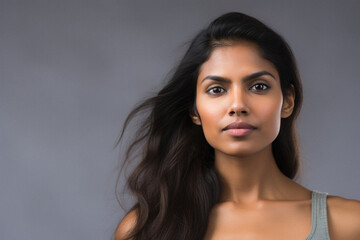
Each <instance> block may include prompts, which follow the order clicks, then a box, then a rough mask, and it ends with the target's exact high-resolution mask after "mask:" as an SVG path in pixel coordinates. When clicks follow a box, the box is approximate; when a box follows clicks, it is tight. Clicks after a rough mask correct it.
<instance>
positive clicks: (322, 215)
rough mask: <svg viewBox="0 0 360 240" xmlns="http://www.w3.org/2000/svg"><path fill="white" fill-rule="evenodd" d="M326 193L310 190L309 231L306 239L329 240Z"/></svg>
mask: <svg viewBox="0 0 360 240" xmlns="http://www.w3.org/2000/svg"><path fill="white" fill-rule="evenodd" d="M327 195H328V193H325V192H319V191H312V199H311V215H312V216H311V231H310V234H309V236H308V237H307V238H306V240H330V236H329V230H328V223H327V213H326V198H327Z"/></svg>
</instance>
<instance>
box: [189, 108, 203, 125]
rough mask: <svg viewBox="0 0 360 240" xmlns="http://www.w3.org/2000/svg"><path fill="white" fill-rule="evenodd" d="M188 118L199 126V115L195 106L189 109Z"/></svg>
mask: <svg viewBox="0 0 360 240" xmlns="http://www.w3.org/2000/svg"><path fill="white" fill-rule="evenodd" d="M190 118H191V120H192V121H193V123H195V124H196V125H199V126H201V120H200V117H199V113H198V111H197V109H196V108H194V109H191V110H190Z"/></svg>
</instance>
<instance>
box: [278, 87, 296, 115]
mask: <svg viewBox="0 0 360 240" xmlns="http://www.w3.org/2000/svg"><path fill="white" fill-rule="evenodd" d="M294 102H295V87H294V85H292V84H291V91H289V93H288V94H287V95H286V96H284V100H283V105H282V108H281V118H287V117H289V116H290V115H291V114H292V112H293V110H294V105H295V103H294Z"/></svg>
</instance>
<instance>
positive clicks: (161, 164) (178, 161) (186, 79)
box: [118, 12, 302, 240]
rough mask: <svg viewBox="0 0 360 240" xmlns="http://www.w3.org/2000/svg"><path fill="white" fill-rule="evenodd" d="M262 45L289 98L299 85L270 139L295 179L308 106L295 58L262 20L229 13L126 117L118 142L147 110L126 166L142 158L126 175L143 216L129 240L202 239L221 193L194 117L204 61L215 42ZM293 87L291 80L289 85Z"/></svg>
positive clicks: (211, 152) (280, 161)
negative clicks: (299, 129)
mask: <svg viewBox="0 0 360 240" xmlns="http://www.w3.org/2000/svg"><path fill="white" fill-rule="evenodd" d="M244 40H245V41H250V42H253V43H256V44H257V45H258V47H259V49H260V53H261V55H262V57H264V58H265V59H267V60H269V61H270V62H272V63H273V64H274V66H275V67H276V69H277V71H278V73H279V76H280V81H281V89H282V93H283V95H284V96H286V95H288V94H289V92H290V91H291V90H292V86H293V87H294V90H295V96H296V97H295V107H294V110H293V113H292V115H291V116H290V117H288V118H285V119H282V120H281V127H280V132H279V135H278V136H277V138H276V139H275V140H274V142H273V143H272V150H273V154H274V158H275V161H276V163H277V166H278V168H279V169H280V171H281V172H282V173H283V174H284V175H285V176H287V177H288V178H291V179H294V178H295V176H296V174H297V172H298V169H299V163H300V160H299V154H298V148H297V137H296V132H295V119H296V117H297V115H298V113H299V111H300V108H301V104H302V87H301V82H300V78H299V75H298V70H297V67H296V63H295V59H294V56H293V54H292V51H291V49H290V48H289V46H288V44H287V43H286V42H285V41H284V39H283V38H282V37H281V36H279V35H278V34H277V33H276V32H274V31H273V30H271V29H270V28H269V27H267V26H266V25H264V24H263V23H262V22H260V21H259V20H257V19H255V18H252V17H250V16H247V15H245V14H242V13H236V12H231V13H227V14H224V15H222V16H220V17H219V18H217V19H215V20H214V21H213V22H211V24H210V25H209V26H208V27H207V28H206V29H204V30H202V31H200V33H198V34H197V35H196V37H195V38H194V39H193V41H192V42H191V44H190V46H189V48H188V50H187V52H186V53H185V56H184V57H183V58H182V60H181V61H180V63H179V65H178V67H177V68H176V70H175V71H174V73H173V75H172V77H171V78H170V79H169V81H168V83H167V84H166V85H165V86H164V87H163V88H162V89H161V90H160V91H159V92H158V94H157V95H156V96H154V97H151V98H148V99H146V100H145V101H143V102H141V103H140V104H139V105H138V106H137V107H135V109H133V110H132V111H131V112H130V114H129V115H128V117H127V119H126V120H125V122H124V125H123V129H122V133H121V135H120V137H119V141H118V143H119V142H120V141H121V139H122V138H123V136H124V132H125V129H126V128H127V127H128V125H129V123H130V122H131V121H132V120H134V118H135V117H136V116H138V115H142V116H143V114H145V117H144V118H143V121H142V122H141V124H139V128H138V130H137V133H136V135H135V138H134V139H133V140H132V142H130V144H129V145H128V148H127V151H126V154H125V158H124V159H125V161H124V163H123V165H122V166H124V165H125V164H126V163H129V161H130V159H135V157H134V154H135V153H136V152H137V151H138V150H139V149H141V152H140V160H141V161H140V163H139V164H138V165H137V166H136V167H135V168H134V170H133V172H132V173H131V175H130V176H129V178H128V181H127V187H128V188H129V189H130V190H131V192H132V194H133V195H134V196H135V197H136V200H137V201H136V204H135V205H134V206H133V207H132V208H131V209H130V210H129V212H130V211H131V210H136V214H137V222H136V225H135V227H134V229H132V231H131V234H130V235H129V236H128V238H126V239H130V238H132V239H135V240H142V239H147V240H148V239H156V240H162V239H163V240H165V239H179V240H180V239H183V240H185V239H186V240H188V239H203V237H204V236H205V233H206V230H207V224H208V218H209V214H210V211H211V209H212V207H213V206H214V205H215V204H216V203H217V202H218V200H219V196H220V193H221V185H220V178H219V175H218V173H217V171H216V169H215V167H214V149H213V148H212V147H211V146H210V145H209V144H208V143H207V141H206V139H205V137H204V134H203V131H202V129H201V126H198V125H195V124H194V123H193V122H192V119H191V118H190V115H191V113H194V112H196V106H195V104H194V103H195V97H196V82H197V77H198V74H199V69H200V67H201V65H202V64H203V63H204V62H205V61H207V60H208V59H209V56H210V53H211V52H212V51H213V50H214V49H215V48H217V47H220V46H223V45H227V44H229V43H230V44H231V42H233V43H234V42H236V41H244ZM291 85H292V86H291Z"/></svg>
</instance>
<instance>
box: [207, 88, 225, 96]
mask: <svg viewBox="0 0 360 240" xmlns="http://www.w3.org/2000/svg"><path fill="white" fill-rule="evenodd" d="M207 92H208V93H209V94H210V95H218V94H222V93H224V92H225V90H224V89H223V88H222V87H213V88H210V89H209V90H208V91H207Z"/></svg>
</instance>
